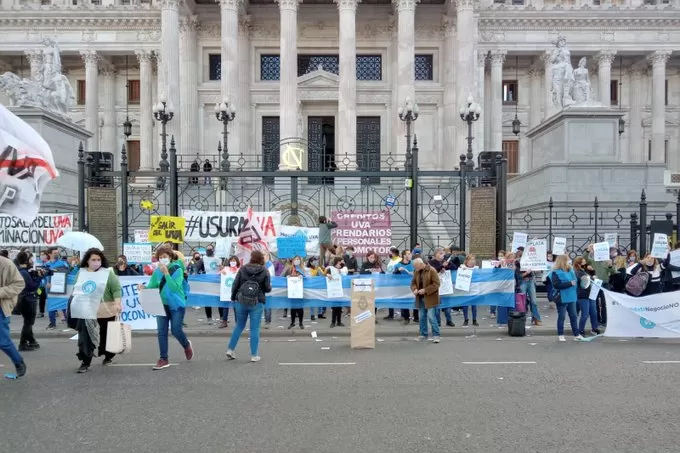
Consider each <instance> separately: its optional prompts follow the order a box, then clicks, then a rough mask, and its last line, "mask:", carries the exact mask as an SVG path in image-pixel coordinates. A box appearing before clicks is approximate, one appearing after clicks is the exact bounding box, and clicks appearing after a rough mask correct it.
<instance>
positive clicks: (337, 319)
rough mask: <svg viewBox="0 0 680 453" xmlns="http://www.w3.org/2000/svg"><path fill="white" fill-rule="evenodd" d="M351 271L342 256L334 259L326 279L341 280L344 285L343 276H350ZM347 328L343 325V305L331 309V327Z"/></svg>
mask: <svg viewBox="0 0 680 453" xmlns="http://www.w3.org/2000/svg"><path fill="white" fill-rule="evenodd" d="M348 273H349V271H348V269H347V267H345V260H343V259H342V257H341V256H336V257H334V258H333V266H328V268H327V269H326V277H327V278H328V280H329V281H330V280H334V279H340V281H341V283H342V276H343V275H348ZM336 326H337V327H345V325H344V324H343V323H342V305H340V306H337V307H336V306H334V307H331V327H336Z"/></svg>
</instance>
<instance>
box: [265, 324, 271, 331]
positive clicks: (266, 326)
mask: <svg viewBox="0 0 680 453" xmlns="http://www.w3.org/2000/svg"><path fill="white" fill-rule="evenodd" d="M269 324H270V323H268V322H265V323H264V328H265V329H266V330H269Z"/></svg>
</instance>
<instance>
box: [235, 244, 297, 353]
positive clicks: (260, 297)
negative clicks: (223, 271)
mask: <svg viewBox="0 0 680 453" xmlns="http://www.w3.org/2000/svg"><path fill="white" fill-rule="evenodd" d="M264 264H265V263H264V255H263V254H262V252H261V251H259V250H254V251H253V252H252V253H251V254H250V263H248V264H246V265H245V266H243V267H242V268H241V269H239V271H238V272H237V273H236V278H235V279H234V284H233V285H232V287H231V300H234V301H236V303H235V304H234V311H235V312H236V328H235V329H234V331H233V332H232V333H231V338H230V339H229V345H228V346H227V358H228V359H229V360H234V359H235V358H236V355H235V354H234V350H235V349H236V345H237V344H238V340H239V338H241V334H242V333H243V329H245V328H246V321H248V318H250V361H251V362H259V361H260V355H259V347H260V323H261V322H262V312H263V310H264V304H265V302H266V297H265V294H267V293H270V292H271V291H272V282H271V276H270V275H269V271H268V270H267V268H266V267H265V265H264ZM300 322H302V319H300Z"/></svg>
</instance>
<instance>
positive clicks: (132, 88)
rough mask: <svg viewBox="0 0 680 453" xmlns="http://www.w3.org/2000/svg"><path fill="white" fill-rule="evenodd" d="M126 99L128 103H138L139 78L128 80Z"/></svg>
mask: <svg viewBox="0 0 680 453" xmlns="http://www.w3.org/2000/svg"><path fill="white" fill-rule="evenodd" d="M127 92H128V94H127V101H128V104H139V98H140V94H141V92H140V88H139V80H128V90H127Z"/></svg>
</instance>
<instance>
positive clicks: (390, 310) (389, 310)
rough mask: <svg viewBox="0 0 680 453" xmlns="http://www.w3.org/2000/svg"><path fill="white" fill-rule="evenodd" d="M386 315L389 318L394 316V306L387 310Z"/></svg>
mask: <svg viewBox="0 0 680 453" xmlns="http://www.w3.org/2000/svg"><path fill="white" fill-rule="evenodd" d="M387 317H388V318H390V319H392V318H394V308H390V309H388V310H387Z"/></svg>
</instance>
